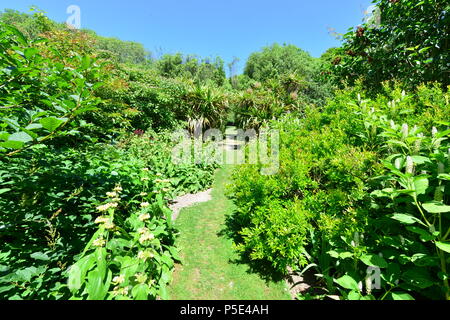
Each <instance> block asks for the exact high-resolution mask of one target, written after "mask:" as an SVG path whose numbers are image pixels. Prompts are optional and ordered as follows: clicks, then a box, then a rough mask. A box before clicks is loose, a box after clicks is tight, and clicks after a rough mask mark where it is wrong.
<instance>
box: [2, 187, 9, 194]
mask: <svg viewBox="0 0 450 320" xmlns="http://www.w3.org/2000/svg"><path fill="white" fill-rule="evenodd" d="M9 191H11V189H10V188H3V189H0V194H3V193H7V192H9Z"/></svg>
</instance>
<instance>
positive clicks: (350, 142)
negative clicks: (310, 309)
mask: <svg viewBox="0 0 450 320" xmlns="http://www.w3.org/2000/svg"><path fill="white" fill-rule="evenodd" d="M384 90H385V93H384V94H383V95H378V96H377V97H375V98H372V99H371V98H369V97H368V96H366V95H365V93H364V91H361V90H360V89H359V88H358V87H355V88H349V89H347V90H343V91H341V92H338V93H337V95H336V97H335V98H334V99H332V100H330V101H329V102H328V103H327V104H326V105H325V106H324V107H323V108H318V107H314V106H312V107H307V108H305V111H304V118H302V119H296V116H294V115H290V116H286V117H284V118H283V119H280V120H278V121H273V122H271V123H270V125H271V127H272V128H274V129H278V130H279V131H280V144H281V146H280V148H281V150H280V170H279V172H278V173H277V174H276V175H273V176H268V177H267V176H262V175H261V174H260V173H259V171H258V166H253V165H243V166H241V167H239V168H238V169H237V170H236V172H235V174H234V175H233V185H232V187H231V194H232V196H233V198H234V201H235V203H236V206H237V208H238V209H236V212H235V213H234V215H233V219H232V221H233V224H232V225H230V227H231V228H232V230H234V231H235V232H236V233H237V236H236V243H237V246H238V248H240V249H242V252H244V253H245V254H246V255H248V257H249V258H251V259H254V260H257V261H261V262H264V261H265V262H269V263H270V264H271V265H272V266H273V268H275V270H277V271H279V272H282V273H285V272H287V270H286V266H290V267H292V268H296V269H298V270H302V268H304V267H307V268H311V267H314V268H315V269H316V273H317V274H318V275H319V278H318V285H319V286H321V287H322V288H323V290H325V292H327V293H328V294H332V293H338V294H339V295H341V296H342V297H343V298H345V299H375V298H377V299H412V298H419V299H420V298H424V297H426V298H432V299H442V298H445V297H446V296H447V297H448V284H447V280H445V279H446V277H447V276H446V275H447V274H448V273H447V266H446V265H447V263H448V262H446V261H447V260H448V251H446V250H448V239H447V238H448V236H449V234H448V231H447V230H448V228H449V226H450V225H449V222H450V221H449V220H448V218H447V217H446V215H445V213H446V210H448V208H449V200H450V198H449V197H448V192H449V187H448V183H447V181H446V179H447V177H446V175H448V168H447V163H448V150H449V145H448V136H449V132H448V131H446V129H447V128H448V125H449V122H448V115H449V112H448V110H449V109H448V108H449V103H448V101H449V100H448V93H446V92H443V91H442V89H440V88H439V86H437V85H433V84H431V85H422V86H420V87H419V88H418V89H417V91H416V92H414V93H406V92H404V91H402V90H401V89H399V86H396V85H393V86H390V85H389V84H386V85H385V86H384ZM403 123H404V125H401V124H403ZM420 126H422V128H423V129H422V128H421V127H420ZM432 127H436V128H438V129H436V128H435V129H433V132H435V133H434V136H433V137H430V135H431V131H432ZM436 132H437V133H436ZM421 134H423V136H422V135H421ZM381 159H386V161H384V160H383V161H382V160H381ZM408 159H409V160H408ZM408 161H409V162H410V163H411V164H410V167H414V168H415V169H414V170H413V171H411V169H408V170H409V171H407V172H406V173H405V170H406V169H405V167H406V166H407V165H406V163H407V162H408ZM408 172H409V173H408ZM280 207H281V208H286V209H288V210H287V211H285V210H282V209H280ZM294 208H297V209H294ZM427 209H428V210H429V211H427ZM286 212H290V215H291V216H292V217H291V218H289V217H288V216H287V215H286ZM262 216H264V217H265V219H263V218H262ZM278 219H281V220H278ZM285 219H289V220H291V221H290V222H288V221H285ZM278 221H283V223H282V224H281V225H280V224H278ZM299 223H300V224H301V226H299V225H297V224H299ZM275 225H276V226H277V227H278V226H279V227H280V228H277V227H274V226H275ZM287 225H288V226H290V228H291V229H292V230H295V232H294V233H293V234H290V233H289V234H288V235H287V238H286V234H285V233H284V230H285V229H283V226H287ZM305 235H307V236H305ZM277 237H279V238H280V239H281V238H283V239H284V241H283V244H284V245H277V242H276V241H273V239H275V238H277ZM287 253H288V254H287ZM379 254H381V255H382V256H380V255H379ZM368 267H378V268H380V269H381V288H380V289H381V290H375V288H371V287H368V286H367V285H366V277H367V270H368V269H367V268H368ZM359 283H361V284H362V286H363V287H364V290H363V291H360V290H359Z"/></svg>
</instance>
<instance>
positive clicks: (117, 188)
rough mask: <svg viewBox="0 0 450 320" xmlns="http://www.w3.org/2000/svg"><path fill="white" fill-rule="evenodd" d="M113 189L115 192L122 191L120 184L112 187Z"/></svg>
mask: <svg viewBox="0 0 450 320" xmlns="http://www.w3.org/2000/svg"><path fill="white" fill-rule="evenodd" d="M114 191H115V192H122V191H123V189H122V187H121V186H117V187H115V188H114Z"/></svg>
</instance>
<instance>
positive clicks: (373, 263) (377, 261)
mask: <svg viewBox="0 0 450 320" xmlns="http://www.w3.org/2000/svg"><path fill="white" fill-rule="evenodd" d="M360 260H361V261H362V262H363V263H364V264H366V265H367V266H369V267H379V268H386V267H387V266H388V264H387V262H386V260H384V259H383V258H382V257H380V256H379V255H376V254H365V255H363V256H362V257H361V258H360Z"/></svg>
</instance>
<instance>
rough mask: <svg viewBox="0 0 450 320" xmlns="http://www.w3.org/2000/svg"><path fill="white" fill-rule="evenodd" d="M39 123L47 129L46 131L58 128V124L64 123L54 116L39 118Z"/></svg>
mask: <svg viewBox="0 0 450 320" xmlns="http://www.w3.org/2000/svg"><path fill="white" fill-rule="evenodd" d="M39 123H40V124H41V125H42V127H44V128H45V129H47V130H48V131H50V132H53V131H55V130H56V129H58V128H59V126H60V125H62V124H63V123H64V120H62V119H58V118H55V117H48V118H44V119H41V120H39Z"/></svg>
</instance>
